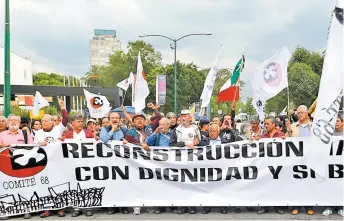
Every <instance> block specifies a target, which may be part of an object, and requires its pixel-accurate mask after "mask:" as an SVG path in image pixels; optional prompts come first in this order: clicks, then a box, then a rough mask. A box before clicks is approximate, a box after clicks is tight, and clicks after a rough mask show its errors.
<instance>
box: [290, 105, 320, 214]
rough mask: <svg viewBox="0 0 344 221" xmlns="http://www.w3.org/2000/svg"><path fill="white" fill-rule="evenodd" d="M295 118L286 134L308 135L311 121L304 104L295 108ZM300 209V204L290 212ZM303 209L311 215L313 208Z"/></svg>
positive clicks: (297, 211) (296, 211) (295, 135)
mask: <svg viewBox="0 0 344 221" xmlns="http://www.w3.org/2000/svg"><path fill="white" fill-rule="evenodd" d="M297 119H298V121H297V122H295V123H293V124H291V125H290V127H288V128H287V136H288V137H310V136H311V128H312V122H310V121H309V119H308V108H307V106H305V105H300V106H299V107H298V108H297ZM300 210H301V207H300V206H296V207H294V208H293V210H292V211H291V214H293V215H297V214H299V212H300ZM305 210H306V211H307V214H308V215H313V214H314V210H313V207H311V206H305Z"/></svg>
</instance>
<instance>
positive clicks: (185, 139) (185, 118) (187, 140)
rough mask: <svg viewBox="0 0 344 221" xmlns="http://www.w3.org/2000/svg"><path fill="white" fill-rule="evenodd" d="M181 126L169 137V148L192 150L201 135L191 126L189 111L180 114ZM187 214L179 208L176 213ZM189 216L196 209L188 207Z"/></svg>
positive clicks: (186, 210) (197, 143) (186, 209)
mask: <svg viewBox="0 0 344 221" xmlns="http://www.w3.org/2000/svg"><path fill="white" fill-rule="evenodd" d="M180 120H181V124H180V125H179V126H178V127H176V128H175V129H174V130H173V132H172V134H171V137H170V144H171V145H170V146H172V147H173V146H177V147H189V148H194V147H195V146H197V145H199V143H200V140H201V133H200V131H199V129H198V127H197V126H196V125H194V124H192V116H191V114H190V111H189V110H182V112H181V113H180ZM186 212H188V208H187V207H179V208H178V211H177V213H178V214H184V213H186ZM189 213H190V214H195V213H196V207H190V210H189Z"/></svg>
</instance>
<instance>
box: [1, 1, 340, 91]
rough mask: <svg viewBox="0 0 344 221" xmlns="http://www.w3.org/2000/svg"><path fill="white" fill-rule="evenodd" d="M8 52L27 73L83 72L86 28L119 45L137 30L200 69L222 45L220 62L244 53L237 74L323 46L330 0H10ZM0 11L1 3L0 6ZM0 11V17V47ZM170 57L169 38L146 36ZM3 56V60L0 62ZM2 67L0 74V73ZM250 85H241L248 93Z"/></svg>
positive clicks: (163, 42)
mask: <svg viewBox="0 0 344 221" xmlns="http://www.w3.org/2000/svg"><path fill="white" fill-rule="evenodd" d="M10 2H11V47H12V48H11V50H12V51H14V52H16V53H18V54H20V55H22V56H26V57H29V58H30V59H31V60H33V62H34V71H35V72H37V71H43V72H56V73H65V74H69V75H83V74H84V73H85V72H87V70H88V68H89V65H90V64H89V62H90V61H89V60H90V59H89V40H90V39H91V38H92V35H93V29H95V28H100V29H115V30H116V31H117V37H118V38H119V39H120V41H121V43H122V49H123V50H126V47H127V42H128V41H135V40H137V39H139V38H138V36H139V35H143V34H163V35H167V36H170V37H172V38H178V37H180V36H183V35H185V34H189V33H203V32H210V33H212V36H193V37H189V38H185V39H183V40H182V41H180V43H179V44H178V50H177V59H178V60H181V61H182V62H185V63H187V62H194V63H195V64H196V65H197V66H199V67H201V68H208V67H209V66H210V65H211V63H212V62H213V60H214V59H215V56H216V54H217V51H218V49H219V47H220V45H221V44H222V45H223V47H222V57H221V60H220V67H222V68H233V66H234V65H235V63H236V62H237V60H238V59H239V58H240V55H241V54H242V53H243V52H244V53H245V56H246V59H247V60H246V61H247V63H246V65H245V67H246V68H245V71H244V72H243V74H242V79H243V80H248V79H250V76H251V75H252V72H253V71H254V68H255V67H256V66H257V65H258V64H259V63H260V62H263V61H264V60H266V59H267V58H268V57H269V56H271V55H273V54H274V53H275V52H276V51H277V50H278V49H279V48H280V47H282V46H284V45H285V46H287V47H288V48H289V50H290V51H291V52H292V51H293V50H294V49H295V47H296V46H297V45H301V46H304V47H306V48H308V49H311V50H316V51H322V50H323V49H324V48H326V38H327V29H328V26H329V22H330V17H331V11H332V9H333V8H334V4H335V0H288V1H286V0H259V1H258V0H11V1H10ZM0 15H4V3H2V4H0ZM3 40H4V16H1V18H0V45H3ZM145 40H146V41H148V42H149V43H151V44H152V45H153V46H154V47H155V48H156V49H157V50H159V51H160V52H161V53H162V58H163V63H164V64H168V63H172V62H173V50H171V49H170V47H169V45H170V42H169V41H168V40H167V39H163V38H149V39H148V38H146V39H145ZM1 62H3V61H1ZM2 74H3V73H1V75H2ZM250 87H251V86H250V84H249V83H247V86H246V87H245V89H244V91H245V92H244V94H245V95H246V96H249V95H252V94H251V90H250Z"/></svg>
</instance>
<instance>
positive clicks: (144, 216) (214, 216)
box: [16, 209, 343, 221]
mask: <svg viewBox="0 0 344 221" xmlns="http://www.w3.org/2000/svg"><path fill="white" fill-rule="evenodd" d="M271 211H273V210H271ZM289 211H290V210H289ZM289 211H288V213H286V214H284V215H278V214H276V213H274V212H270V213H267V214H263V215H257V213H255V212H247V211H245V210H244V211H243V212H242V213H234V212H233V211H230V212H229V213H228V214H226V215H223V214H220V213H219V211H218V210H214V211H213V212H211V213H209V214H206V215H203V214H201V212H200V211H199V212H198V213H197V214H183V215H178V214H173V213H170V212H167V213H162V214H151V213H149V212H144V213H141V215H139V216H134V215H132V214H128V215H123V214H121V213H119V214H114V215H111V216H109V215H107V213H106V211H99V212H97V213H95V214H94V215H93V216H92V217H86V216H83V215H81V216H79V217H77V218H72V217H71V214H68V215H67V216H66V217H64V218H58V217H56V216H51V217H49V218H46V219H44V220H258V219H259V220H343V217H341V216H339V215H338V214H333V215H331V216H329V217H325V216H322V215H321V210H320V209H316V213H315V215H313V216H308V215H307V214H305V213H304V212H302V213H301V214H299V215H297V216H293V215H291V214H290V212H289ZM16 219H21V218H16ZM31 220H40V221H42V220H43V219H41V218H39V216H38V215H37V216H34V217H33V218H32V219H31Z"/></svg>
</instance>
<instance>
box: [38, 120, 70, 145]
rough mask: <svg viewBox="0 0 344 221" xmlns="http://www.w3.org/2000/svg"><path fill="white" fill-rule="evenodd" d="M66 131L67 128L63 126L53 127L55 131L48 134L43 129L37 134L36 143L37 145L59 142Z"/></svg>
mask: <svg viewBox="0 0 344 221" xmlns="http://www.w3.org/2000/svg"><path fill="white" fill-rule="evenodd" d="M64 130H65V127H64V126H63V125H62V124H60V125H57V126H55V127H53V129H52V130H51V131H49V132H46V131H44V130H43V129H40V130H39V131H37V132H36V134H35V139H34V142H35V143H36V144H37V143H39V142H47V143H51V142H53V141H55V140H58V139H59V138H60V137H62V134H63V132H64Z"/></svg>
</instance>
